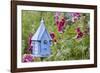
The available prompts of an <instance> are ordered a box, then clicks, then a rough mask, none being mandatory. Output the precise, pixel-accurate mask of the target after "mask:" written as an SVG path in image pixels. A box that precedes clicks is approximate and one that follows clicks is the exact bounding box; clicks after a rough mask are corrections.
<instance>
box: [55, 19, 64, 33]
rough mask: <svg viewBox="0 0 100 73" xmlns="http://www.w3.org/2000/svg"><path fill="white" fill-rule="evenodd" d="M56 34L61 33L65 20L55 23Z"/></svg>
mask: <svg viewBox="0 0 100 73" xmlns="http://www.w3.org/2000/svg"><path fill="white" fill-rule="evenodd" d="M56 25H57V29H58V32H62V31H63V30H64V26H65V19H64V18H62V19H61V20H60V21H56Z"/></svg>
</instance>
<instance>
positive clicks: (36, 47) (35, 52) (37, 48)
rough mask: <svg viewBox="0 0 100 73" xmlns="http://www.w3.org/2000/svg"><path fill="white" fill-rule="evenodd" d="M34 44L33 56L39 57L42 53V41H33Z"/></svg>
mask: <svg viewBox="0 0 100 73" xmlns="http://www.w3.org/2000/svg"><path fill="white" fill-rule="evenodd" d="M32 46H33V48H32V54H33V56H35V57H39V54H40V42H37V41H34V42H33V43H32Z"/></svg>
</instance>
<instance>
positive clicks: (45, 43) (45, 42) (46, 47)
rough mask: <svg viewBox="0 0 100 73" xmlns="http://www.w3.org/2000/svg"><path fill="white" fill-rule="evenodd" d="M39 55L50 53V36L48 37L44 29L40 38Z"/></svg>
mask: <svg viewBox="0 0 100 73" xmlns="http://www.w3.org/2000/svg"><path fill="white" fill-rule="evenodd" d="M41 55H42V57H46V56H49V55H50V38H49V37H48V34H47V32H46V31H45V32H44V33H43V36H42V38H41Z"/></svg>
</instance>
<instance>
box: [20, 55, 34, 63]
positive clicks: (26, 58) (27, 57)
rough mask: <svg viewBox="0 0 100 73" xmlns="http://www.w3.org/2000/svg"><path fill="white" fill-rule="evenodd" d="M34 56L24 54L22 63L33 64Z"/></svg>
mask: <svg viewBox="0 0 100 73" xmlns="http://www.w3.org/2000/svg"><path fill="white" fill-rule="evenodd" d="M32 61H33V56H32V54H24V55H23V58H22V62H32Z"/></svg>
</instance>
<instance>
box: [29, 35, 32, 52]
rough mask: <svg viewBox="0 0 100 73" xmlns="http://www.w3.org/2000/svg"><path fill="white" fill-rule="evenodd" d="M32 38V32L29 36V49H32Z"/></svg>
mask: <svg viewBox="0 0 100 73" xmlns="http://www.w3.org/2000/svg"><path fill="white" fill-rule="evenodd" d="M31 38H32V33H30V35H29V38H28V50H29V51H32V46H31V42H32V40H31Z"/></svg>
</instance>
